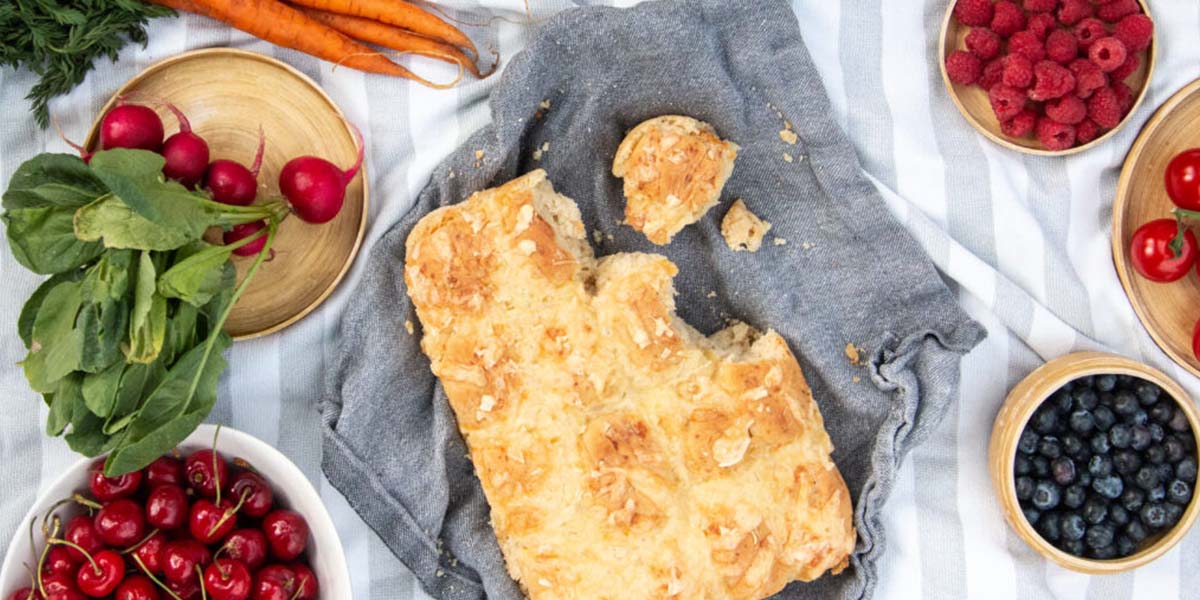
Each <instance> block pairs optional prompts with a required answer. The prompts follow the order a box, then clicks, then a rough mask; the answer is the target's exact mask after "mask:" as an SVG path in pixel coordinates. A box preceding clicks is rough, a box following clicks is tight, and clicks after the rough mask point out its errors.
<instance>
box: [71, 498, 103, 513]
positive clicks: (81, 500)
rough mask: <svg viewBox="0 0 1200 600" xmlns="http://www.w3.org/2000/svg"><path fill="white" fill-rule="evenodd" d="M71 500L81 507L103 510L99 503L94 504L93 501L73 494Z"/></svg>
mask: <svg viewBox="0 0 1200 600" xmlns="http://www.w3.org/2000/svg"><path fill="white" fill-rule="evenodd" d="M71 499H72V500H74V501H75V503H76V504H82V505H83V506H86V507H88V508H90V509H92V510H100V509H101V508H104V507H103V506H101V505H100V503H99V502H96V501H94V500H88V499H87V498H84V497H83V496H82V495H80V494H75V495H74V496H71Z"/></svg>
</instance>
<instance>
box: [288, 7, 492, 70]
mask: <svg viewBox="0 0 1200 600" xmlns="http://www.w3.org/2000/svg"><path fill="white" fill-rule="evenodd" d="M293 1H295V0H293ZM297 8H299V9H300V11H301V12H303V13H304V14H306V15H308V16H309V17H312V19H313V20H314V21H319V22H321V23H323V24H325V25H328V26H329V27H332V28H334V29H336V30H338V31H340V32H342V33H344V34H346V35H348V36H350V37H352V38H354V39H357V40H360V41H363V42H367V43H371V44H375V45H376V46H382V47H384V48H388V49H391V50H395V51H397V52H405V53H409V54H419V55H421V56H428V57H431V58H438V59H441V60H445V61H448V62H452V63H457V64H458V65H459V66H460V67H462V68H464V69H467V70H468V71H470V72H471V73H474V74H475V76H476V77H478V78H480V79H483V78H484V77H487V76H488V75H491V74H492V72H494V71H495V68H493V69H492V70H491V71H488V72H487V74H481V73H480V72H479V67H478V66H477V65H476V64H475V61H473V60H471V59H470V57H468V56H467V55H466V53H464V52H463V51H462V50H459V49H458V48H456V47H454V46H452V45H450V44H447V43H445V42H442V41H439V40H435V39H432V38H427V37H425V36H423V35H417V34H415V33H413V32H411V31H408V30H405V29H401V28H399V27H394V26H392V25H386V24H384V23H380V22H379V21H372V20H370V19H364V18H362V17H351V16H349V15H339V14H336V13H331V12H326V11H323V10H317V9H315V8H305V7H297Z"/></svg>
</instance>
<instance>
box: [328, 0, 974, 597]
mask: <svg viewBox="0 0 1200 600" xmlns="http://www.w3.org/2000/svg"><path fill="white" fill-rule="evenodd" d="M491 111H492V117H493V122H492V124H491V125H489V126H487V127H485V128H484V129H482V130H480V131H479V132H477V133H476V134H474V135H473V136H472V137H471V138H470V139H469V140H468V141H467V142H466V143H465V144H464V145H463V146H462V147H461V148H459V149H458V150H457V151H456V152H455V153H454V154H453V155H451V156H450V157H449V158H448V159H447V160H446V161H445V162H444V163H443V164H442V165H441V166H439V167H438V168H437V170H436V171H435V172H434V175H433V178H432V180H431V181H430V182H429V185H428V186H427V187H426V188H425V189H424V190H423V191H422V192H421V194H420V196H419V197H418V199H417V202H416V205H415V206H414V207H413V209H412V210H411V211H410V212H409V213H408V214H407V215H405V216H404V218H403V219H401V221H400V222H399V223H396V224H395V225H394V226H393V227H392V228H391V230H390V231H389V232H388V233H387V234H385V236H384V237H383V238H382V239H381V240H380V242H379V243H378V244H377V245H376V246H375V248H374V249H373V250H372V252H371V254H370V256H369V257H367V261H368V262H367V265H366V268H365V271H364V274H363V278H362V281H361V283H360V284H359V288H358V290H357V291H356V293H355V297H356V301H355V302H353V303H351V304H350V305H348V308H347V310H346V313H345V315H344V317H343V322H342V326H341V331H340V339H339V342H338V343H339V348H340V352H339V354H338V357H337V358H336V359H335V362H334V368H333V369H332V370H331V371H330V373H329V374H328V390H327V397H326V400H325V402H324V404H323V419H324V423H325V451H324V470H325V473H326V475H327V476H328V478H329V480H330V481H331V482H332V483H333V484H334V485H335V486H337V488H338V489H340V490H341V491H342V492H343V493H344V494H345V496H346V498H347V499H348V500H349V502H350V504H351V505H352V506H354V508H355V509H356V510H357V511H358V512H359V514H361V515H362V517H363V518H364V519H365V520H366V522H367V523H368V524H369V525H370V526H371V527H372V528H374V529H375V531H377V532H378V533H379V535H380V536H381V537H382V538H383V540H384V541H385V542H386V543H387V544H388V546H389V547H390V548H391V549H392V551H394V552H395V553H396V555H397V556H398V557H399V558H400V560H402V561H403V562H404V563H405V564H406V565H408V566H409V567H410V568H411V569H412V570H413V572H414V573H416V575H417V577H418V578H419V579H420V581H421V584H422V586H423V587H424V588H425V590H426V591H427V592H428V593H429V594H431V595H432V596H434V597H435V598H440V599H446V600H450V599H454V600H457V599H480V598H491V599H503V600H509V599H516V598H520V597H521V593H520V590H519V589H518V587H517V585H516V584H515V583H514V582H513V581H512V580H511V579H510V578H509V576H508V574H507V572H506V570H505V567H504V559H503V557H502V556H501V554H500V550H499V547H498V545H497V543H496V539H495V535H494V533H493V532H492V529H491V527H490V525H489V520H488V505H487V501H486V500H485V499H484V496H483V493H482V491H481V489H480V486H479V482H478V480H477V479H476V477H475V475H474V473H473V470H472V467H471V463H470V460H469V459H468V457H467V450H466V447H465V445H464V443H463V441H462V438H461V437H460V436H459V433H458V429H457V427H456V425H455V420H454V414H453V412H452V411H451V409H450V406H449V404H448V403H447V401H446V397H445V394H444V392H443V391H442V389H441V386H440V385H439V384H438V382H437V381H436V379H435V378H434V376H433V375H432V374H431V372H430V369H429V362H428V360H427V359H426V357H425V355H424V354H422V352H421V349H420V346H419V339H420V325H419V323H418V320H417V317H416V315H415V313H414V311H413V306H412V303H411V302H410V301H409V299H408V296H407V294H406V290H405V285H404V277H403V268H404V242H405V239H406V238H407V236H408V234H409V232H410V231H411V230H412V228H413V226H414V225H415V224H416V222H417V221H418V220H419V219H420V218H421V217H423V216H424V215H426V214H427V213H429V211H431V210H433V209H435V208H437V207H440V206H445V205H448V204H453V203H456V202H459V201H462V200H463V199H465V198H466V197H467V196H468V195H470V194H471V193H472V192H475V191H478V190H481V189H485V188H488V187H493V186H496V185H499V184H501V183H503V182H505V181H508V180H510V179H512V178H514V177H516V176H518V175H520V174H523V173H526V172H528V171H530V170H532V169H535V168H544V169H546V171H547V172H548V173H549V176H550V179H551V181H552V182H553V183H554V186H555V187H556V188H557V190H558V191H560V192H562V193H563V194H566V195H567V196H569V197H571V198H573V199H575V200H576V201H577V202H578V203H579V205H580V209H581V210H582V213H583V218H584V223H585V224H586V225H587V228H588V231H589V232H591V233H594V234H595V238H594V239H595V240H598V243H597V244H595V245H596V249H597V254H598V255H604V254H609V253H613V252H621V251H644V252H659V253H663V254H665V255H666V256H668V257H669V258H670V259H671V260H672V261H674V262H675V263H676V264H677V265H679V272H680V275H679V276H678V277H677V278H676V280H675V286H676V288H677V289H678V298H677V304H678V307H679V313H680V315H681V316H682V317H683V318H684V319H686V320H687V321H688V322H689V323H691V324H692V325H694V326H696V327H697V328H698V329H700V330H701V331H703V332H705V333H711V332H713V331H716V330H718V329H720V328H722V327H723V326H724V325H725V322H726V320H727V319H730V318H736V319H739V320H743V321H746V322H748V323H750V324H751V325H754V326H756V327H758V328H760V329H766V328H773V329H775V330H776V331H778V332H779V333H780V334H782V335H783V337H784V338H785V339H787V341H788V342H789V344H790V345H791V347H792V349H793V351H794V352H795V353H796V355H797V356H798V358H799V359H800V363H801V365H802V367H803V370H804V373H805V376H806V377H807V378H808V381H809V383H810V385H811V386H812V390H813V396H814V397H815V398H816V400H817V402H818V404H819V405H820V408H821V412H822V414H823V415H824V418H825V426H826V428H827V429H828V430H829V434H830V436H831V437H832V438H833V443H834V445H835V446H836V448H837V450H836V452H835V453H834V455H833V458H834V460H835V462H836V463H837V465H838V467H839V468H840V469H841V471H842V473H843V475H844V477H845V479H846V483H847V484H848V485H849V488H850V492H851V494H852V496H853V498H854V502H855V525H856V527H857V529H858V534H859V540H858V547H857V549H856V551H855V554H854V556H853V557H852V560H851V566H850V568H849V569H847V570H846V571H844V572H843V573H842V574H841V575H838V576H825V577H823V578H821V579H819V580H817V581H815V582H812V583H793V584H791V585H790V586H788V587H787V588H786V589H785V590H784V591H783V592H781V593H780V594H779V595H778V596H777V598H783V599H788V600H791V599H801V598H814V599H815V598H823V599H827V598H862V597H866V596H869V595H870V593H871V590H872V588H873V585H874V582H875V580H876V564H877V562H878V560H879V557H880V555H881V553H882V551H883V534H884V532H883V529H882V525H881V521H880V511H881V509H882V507H883V504H884V501H885V499H886V498H887V495H888V493H889V491H890V489H891V487H892V484H893V481H894V477H895V473H896V470H897V467H898V465H899V462H900V460H901V459H902V457H903V456H904V455H905V454H906V453H907V452H908V450H910V449H911V448H912V447H913V445H914V444H916V443H918V442H919V441H920V440H921V439H922V438H923V437H925V436H926V434H928V432H929V431H930V430H931V429H932V428H933V427H935V426H936V425H937V423H938V421H939V420H940V419H941V417H942V415H943V414H944V413H945V412H946V409H947V407H948V404H949V402H950V401H951V399H952V398H956V397H957V391H956V388H957V385H958V369H959V359H960V357H961V355H962V354H963V353H965V352H967V351H968V350H970V349H971V348H972V347H973V346H974V345H975V344H976V343H977V342H978V341H979V340H980V339H981V338H982V337H983V329H982V328H981V327H980V326H979V325H978V324H977V323H975V322H973V321H972V320H970V319H969V318H968V317H967V316H966V315H965V314H964V313H963V312H962V311H961V310H960V309H959V307H958V306H957V304H956V303H955V300H954V297H953V295H952V294H951V293H950V291H949V290H948V289H947V288H946V286H945V284H944V283H943V282H942V280H941V279H940V278H939V276H938V274H937V273H936V272H935V270H934V268H933V266H932V265H931V264H930V263H929V261H928V259H927V258H926V257H925V256H924V254H923V253H922V251H921V249H920V247H919V246H918V245H917V244H916V243H915V242H914V241H913V240H912V239H911V238H910V237H909V236H908V234H907V232H906V231H905V230H904V229H903V228H902V227H901V226H900V225H899V224H898V223H897V222H896V221H895V220H894V219H893V218H892V216H891V214H890V213H889V212H888V209H887V207H886V206H885V204H884V202H883V201H882V199H881V198H880V197H879V195H878V194H877V192H876V190H875V189H874V188H873V187H872V185H871V184H870V183H869V182H868V181H867V180H866V179H865V178H864V176H863V175H862V173H861V171H860V167H859V163H858V160H857V158H856V156H855V154H854V150H853V148H852V147H851V146H850V144H849V143H848V141H847V140H846V137H845V136H844V135H843V133H842V132H841V131H840V130H839V129H838V127H837V125H836V124H835V123H834V120H833V117H832V111H831V110H830V105H829V101H828V99H827V98H826V97H825V94H824V90H823V88H822V84H821V80H820V78H819V76H818V74H817V71H816V69H815V68H814V67H813V64H812V61H811V60H810V59H809V56H808V53H807V51H806V50H805V47H804V44H803V42H802V41H801V38H800V31H799V29H798V27H797V23H796V18H795V16H794V15H793V13H792V12H791V11H790V9H789V8H788V6H787V4H786V3H785V2H781V1H778V0H754V1H746V0H741V1H738V2H728V1H727V0H663V1H657V2H648V3H645V4H641V5H639V6H637V7H635V8H632V9H625V10H621V9H612V8H601V7H587V8H580V9H574V10H570V11H567V12H565V13H562V14H560V15H558V16H557V17H555V18H553V19H551V20H550V21H548V22H547V23H546V24H545V25H544V26H543V27H542V28H541V29H540V31H539V32H538V34H537V36H536V38H535V39H534V40H533V42H532V43H531V44H530V45H529V46H528V47H527V48H526V49H525V50H524V51H523V52H521V53H520V54H519V55H518V56H516V57H514V58H513V59H512V62H511V63H510V64H509V65H508V68H507V70H506V71H505V72H504V74H503V77H502V80H501V81H500V83H499V85H498V86H497V88H496V90H495V91H494V92H493V93H492V96H491ZM663 114H685V115H690V116H693V117H696V118H698V119H701V120H703V121H706V122H708V123H711V124H712V125H713V126H714V127H716V129H717V131H718V132H719V133H720V134H721V136H722V137H724V138H726V139H730V140H732V141H734V142H736V143H737V144H739V145H740V146H741V151H740V153H739V155H738V158H737V162H736V166H735V169H734V172H733V177H732V178H731V179H730V180H729V183H728V184H727V185H726V188H725V193H724V196H723V198H724V199H723V202H722V203H721V205H719V206H717V207H716V208H714V209H713V210H712V211H710V213H709V214H708V215H707V216H705V217H704V219H703V220H701V221H700V222H699V223H697V224H695V225H692V226H689V227H687V228H685V229H684V230H683V231H682V232H680V233H679V234H678V235H677V236H676V237H675V239H674V241H673V242H672V243H671V244H670V245H669V246H666V247H658V246H653V245H651V244H650V243H649V242H648V241H647V240H646V239H645V238H644V237H643V236H642V235H641V234H640V233H638V232H636V231H633V230H632V229H630V228H629V227H627V226H624V225H622V224H621V221H622V218H623V211H624V206H625V201H624V197H623V194H622V191H621V187H622V186H621V181H620V180H618V179H616V178H614V177H613V176H612V174H611V172H610V171H611V162H612V158H613V154H614V152H615V151H616V148H617V145H618V144H619V143H620V141H621V139H622V138H623V136H624V135H625V133H626V132H627V131H628V130H629V129H630V128H631V127H633V126H634V125H636V124H638V123H639V122H641V121H643V120H645V119H648V118H650V117H654V116H657V115H663ZM792 133H794V134H795V137H793V136H792ZM734 198H743V199H745V200H746V202H747V204H748V205H749V207H750V208H751V210H753V211H754V212H756V213H757V214H759V215H760V216H762V217H764V218H766V219H767V220H769V221H770V222H771V223H772V224H773V226H774V227H773V228H772V229H771V232H770V235H769V236H768V240H767V242H766V243H765V244H764V245H763V248H762V249H761V250H759V251H758V252H756V253H749V252H737V253H735V252H732V251H730V250H729V248H728V247H726V245H725V242H724V240H723V239H722V237H721V234H720V225H719V224H720V218H721V216H722V215H723V214H724V212H725V210H726V209H727V208H728V206H729V205H730V203H731V201H732V199H734ZM713 292H715V293H713ZM413 326H415V327H416V329H415V331H414V330H413V329H412V327H413ZM848 344H853V345H854V346H855V348H854V349H851V347H850V346H848ZM858 348H864V349H865V351H863V352H862V354H861V355H860V356H859V357H858V358H855V359H853V360H852V357H853V356H855V355H857V354H858V352H857V349H858Z"/></svg>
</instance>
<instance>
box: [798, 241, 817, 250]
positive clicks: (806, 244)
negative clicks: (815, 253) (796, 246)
mask: <svg viewBox="0 0 1200 600" xmlns="http://www.w3.org/2000/svg"><path fill="white" fill-rule="evenodd" d="M800 247H801V248H804V249H805V250H812V249H813V248H815V247H816V245H815V244H813V243H812V242H804V243H803V244H800Z"/></svg>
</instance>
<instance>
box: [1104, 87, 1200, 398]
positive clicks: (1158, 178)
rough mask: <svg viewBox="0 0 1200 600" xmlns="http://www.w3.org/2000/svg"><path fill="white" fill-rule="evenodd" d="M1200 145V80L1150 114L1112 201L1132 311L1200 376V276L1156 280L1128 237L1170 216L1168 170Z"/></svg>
mask: <svg viewBox="0 0 1200 600" xmlns="http://www.w3.org/2000/svg"><path fill="white" fill-rule="evenodd" d="M1197 146H1200V80H1196V81H1193V82H1192V83H1190V84H1188V85H1187V86H1185V87H1184V88H1183V89H1181V90H1179V91H1178V92H1176V93H1175V95H1174V96H1172V97H1171V99H1170V100H1167V102H1166V103H1165V104H1163V105H1162V106H1161V107H1160V108H1159V109H1158V112H1156V113H1154V116H1153V117H1151V118H1150V121H1149V122H1147V123H1146V126H1145V127H1144V128H1143V129H1142V132H1141V133H1140V134H1138V138H1137V140H1136V141H1135V142H1134V143H1133V147H1132V148H1131V149H1130V150H1129V155H1128V156H1126V157H1125V165H1124V166H1123V167H1121V178H1120V180H1119V181H1118V183H1117V197H1116V198H1115V199H1114V200H1113V229H1112V231H1113V232H1112V248H1113V263H1115V264H1116V267H1117V275H1118V276H1119V277H1120V278H1121V285H1123V286H1125V293H1126V294H1127V295H1128V296H1129V302H1130V304H1133V310H1134V311H1135V312H1137V315H1138V318H1139V319H1141V321H1142V325H1144V326H1145V327H1146V330H1147V331H1149V332H1150V337H1152V338H1154V341H1155V342H1156V343H1158V346H1159V347H1160V348H1162V349H1163V352H1166V353H1167V355H1168V356H1170V357H1171V359H1172V360H1174V361H1175V362H1177V363H1179V364H1180V366H1182V367H1183V368H1185V369H1187V370H1188V371H1190V372H1191V373H1192V374H1193V375H1196V376H1200V361H1197V360H1196V357H1195V356H1193V355H1192V329H1193V328H1194V327H1195V325H1196V321H1197V319H1200V277H1197V276H1196V275H1194V274H1191V273H1189V274H1188V275H1187V276H1186V277H1184V278H1183V279H1180V280H1179V281H1175V282H1173V283H1154V282H1153V281H1149V280H1147V279H1146V278H1144V277H1142V276H1140V275H1138V274H1137V273H1136V272H1135V271H1134V270H1133V267H1132V265H1130V264H1129V240H1130V239H1131V238H1132V237H1133V232H1134V230H1136V229H1137V228H1138V227H1139V226H1141V225H1142V224H1144V223H1146V222H1147V221H1152V220H1154V219H1161V218H1164V217H1170V216H1171V209H1172V208H1174V207H1175V205H1174V204H1172V203H1171V199H1170V198H1168V197H1167V191H1166V188H1165V187H1164V184H1163V175H1164V173H1165V171H1166V168H1167V163H1169V162H1171V158H1172V157H1174V156H1175V155H1176V154H1178V153H1179V152H1181V151H1183V150H1187V149H1188V148H1195V147H1197Z"/></svg>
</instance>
